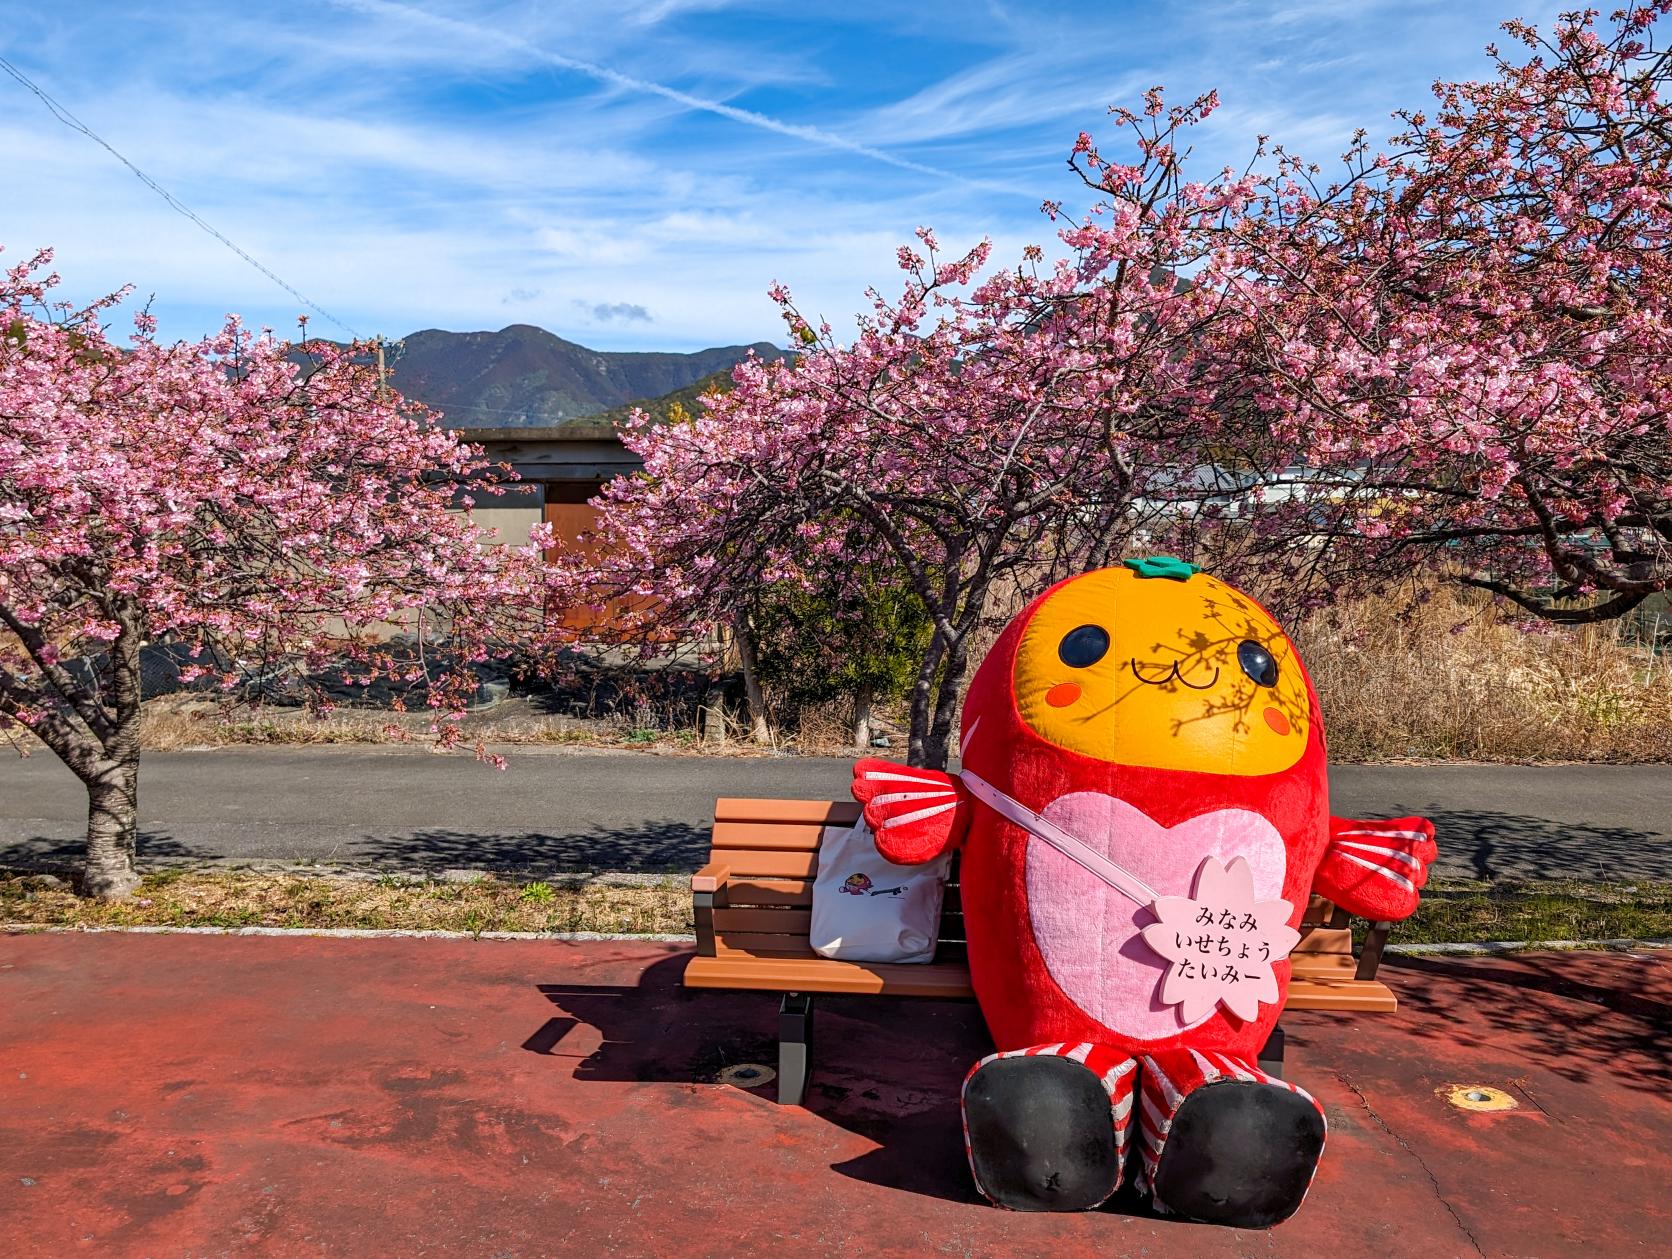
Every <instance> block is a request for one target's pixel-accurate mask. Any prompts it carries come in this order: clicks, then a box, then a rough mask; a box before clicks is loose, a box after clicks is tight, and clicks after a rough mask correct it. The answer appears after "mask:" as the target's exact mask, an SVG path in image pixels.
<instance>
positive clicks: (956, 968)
mask: <svg viewBox="0 0 1672 1259" xmlns="http://www.w3.org/2000/svg"><path fill="white" fill-rule="evenodd" d="M685 985H686V987H688V988H731V989H746V990H750V991H755V992H804V993H805V992H818V993H872V994H877V995H882V996H899V997H940V998H944V999H947V1000H961V999H965V998H969V997H973V996H974V995H975V991H974V989H973V988H972V987H971V986H970V978H969V967H968V966H967V965H965V964H964V963H963V962H961V961H937V962H929V963H927V964H925V965H900V964H895V963H883V962H873V963H867V962H838V961H833V960H831V959H830V958H824V957H818V956H817V955H816V954H813V953H812V952H811V950H807V949H805V948H804V949H803V950H802V951H801V952H799V953H793V952H784V953H771V952H766V951H761V952H758V953H745V952H735V951H732V950H728V949H722V950H721V951H720V952H718V953H717V954H716V956H714V957H701V956H698V957H693V958H692V959H691V960H690V962H689V963H688V964H687V966H686V969H685ZM1398 1004H1399V1003H1398V1000H1397V998H1395V996H1394V995H1393V992H1392V991H1391V990H1390V989H1389V988H1388V986H1387V985H1386V984H1384V983H1382V982H1381V981H1380V980H1376V979H1350V978H1349V979H1316V978H1299V979H1296V980H1294V981H1293V982H1292V983H1291V984H1290V985H1289V1002H1288V1006H1287V1007H1286V1008H1287V1009H1289V1010H1323V1011H1337V1012H1360V1013H1376V1014H1391V1013H1393V1011H1394V1010H1395V1009H1397V1008H1398Z"/></svg>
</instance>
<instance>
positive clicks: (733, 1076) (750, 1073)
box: [714, 1062, 778, 1089]
mask: <svg viewBox="0 0 1672 1259" xmlns="http://www.w3.org/2000/svg"><path fill="white" fill-rule="evenodd" d="M777 1078H778V1073H777V1072H776V1071H774V1070H773V1069H772V1068H771V1067H764V1066H762V1065H761V1064H760V1063H758V1062H740V1063H738V1064H737V1065H736V1066H735V1067H727V1068H726V1069H725V1070H724V1071H722V1072H720V1074H719V1075H717V1076H715V1077H714V1082H715V1083H716V1084H731V1085H734V1086H736V1087H737V1088H740V1089H758V1088H759V1087H760V1086H761V1085H763V1084H771V1083H772V1081H774V1080H776V1079H777Z"/></svg>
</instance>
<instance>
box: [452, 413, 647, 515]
mask: <svg viewBox="0 0 1672 1259" xmlns="http://www.w3.org/2000/svg"><path fill="white" fill-rule="evenodd" d="M459 436H460V437H461V438H463V439H464V440H466V441H470V442H474V443H476V444H477V445H479V446H481V447H482V448H483V449H484V450H485V451H486V453H487V457H488V458H489V459H491V460H493V461H495V462H496V463H507V464H510V465H511V467H512V468H513V469H514V470H515V471H516V473H517V476H518V478H519V479H518V480H517V481H516V482H515V483H513V484H511V485H510V486H508V487H507V489H506V492H505V494H504V495H503V496H498V497H493V496H489V497H485V498H484V497H482V496H477V497H478V502H477V505H476V508H475V510H474V512H473V513H472V514H473V516H474V517H475V519H476V521H477V523H478V524H481V525H483V526H485V527H491V528H497V529H498V530H499V531H500V536H501V537H502V538H503V539H504V540H505V541H506V542H508V543H511V544H513V545H521V544H522V543H524V542H526V541H528V531H529V528H530V527H531V526H532V525H534V524H536V523H538V522H539V521H542V520H543V521H546V522H547V523H549V524H550V525H551V526H552V531H553V532H554V533H555V534H556V536H557V537H558V539H559V540H560V541H573V540H574V539H576V538H578V537H579V536H580V535H581V534H582V533H584V532H586V531H587V530H588V529H590V528H591V527H592V524H593V521H594V520H595V518H596V515H597V513H596V512H594V511H593V509H592V508H591V507H589V506H588V505H587V500H588V499H590V498H592V497H593V496H594V495H596V494H597V493H598V491H599V490H600V489H602V488H603V486H604V483H605V482H607V481H610V480H612V479H614V478H615V477H618V476H624V475H627V474H630V473H633V472H637V471H638V470H639V468H640V467H641V466H642V465H641V464H640V462H639V459H638V456H636V455H634V454H633V452H632V451H630V450H628V449H627V447H625V446H623V445H622V444H621V439H620V438H619V437H617V436H616V432H615V428H614V426H613V425H612V424H611V423H610V422H609V421H608V420H594V419H580V420H571V421H569V422H567V423H565V424H559V425H551V426H542V427H539V428H467V429H460V430H459Z"/></svg>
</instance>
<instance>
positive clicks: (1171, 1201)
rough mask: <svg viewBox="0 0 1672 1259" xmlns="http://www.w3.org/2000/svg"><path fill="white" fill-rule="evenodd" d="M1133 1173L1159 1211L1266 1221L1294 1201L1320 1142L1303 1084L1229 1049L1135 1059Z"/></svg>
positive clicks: (1244, 1223) (1317, 1112)
mask: <svg viewBox="0 0 1672 1259" xmlns="http://www.w3.org/2000/svg"><path fill="white" fill-rule="evenodd" d="M1140 1076H1141V1080H1140V1084H1139V1089H1138V1136H1139V1145H1140V1150H1141V1157H1140V1166H1139V1172H1138V1175H1139V1178H1140V1179H1139V1183H1140V1184H1141V1185H1142V1186H1143V1187H1144V1188H1146V1189H1148V1191H1149V1194H1150V1199H1151V1201H1152V1202H1154V1204H1155V1206H1156V1208H1157V1209H1158V1210H1160V1211H1164V1212H1168V1213H1171V1214H1175V1215H1182V1216H1185V1217H1187V1218H1189V1219H1194V1220H1203V1221H1206V1222H1208V1223H1212V1224H1229V1225H1233V1226H1235V1227H1240V1228H1269V1227H1270V1226H1271V1225H1273V1224H1278V1223H1281V1222H1282V1221H1283V1220H1286V1219H1288V1218H1289V1216H1291V1215H1293V1214H1294V1212H1295V1211H1296V1210H1297V1209H1298V1208H1299V1207H1300V1204H1301V1202H1302V1201H1303V1200H1304V1199H1305V1197H1306V1191H1307V1189H1308V1188H1309V1187H1310V1186H1311V1184H1312V1177H1313V1175H1314V1174H1315V1173H1316V1172H1317V1170H1318V1159H1319V1156H1320V1155H1322V1154H1323V1151H1324V1131H1325V1129H1324V1111H1323V1107H1321V1106H1319V1105H1318V1103H1317V1102H1316V1101H1315V1100H1314V1099H1313V1097H1312V1095H1311V1094H1310V1093H1307V1092H1306V1091H1305V1090H1303V1089H1299V1088H1296V1087H1295V1086H1294V1085H1293V1084H1290V1083H1288V1082H1287V1081H1286V1080H1280V1079H1278V1078H1277V1077H1275V1076H1271V1075H1267V1074H1266V1073H1265V1072H1264V1071H1261V1070H1260V1068H1259V1067H1257V1066H1254V1065H1253V1064H1251V1063H1247V1062H1243V1061H1242V1060H1241V1059H1239V1058H1235V1057H1232V1056H1231V1055H1229V1054H1222V1053H1213V1052H1198V1051H1197V1050H1194V1049H1182V1050H1171V1051H1168V1052H1166V1053H1159V1054H1155V1055H1151V1056H1146V1057H1144V1058H1143V1059H1141V1060H1140Z"/></svg>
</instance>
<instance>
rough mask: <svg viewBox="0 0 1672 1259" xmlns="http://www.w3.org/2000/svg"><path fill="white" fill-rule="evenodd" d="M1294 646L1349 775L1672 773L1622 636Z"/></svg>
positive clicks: (338, 732) (168, 724) (528, 717)
mask: <svg viewBox="0 0 1672 1259" xmlns="http://www.w3.org/2000/svg"><path fill="white" fill-rule="evenodd" d="M1296 639H1297V641H1298V643H1299V645H1300V648H1301V653H1302V655H1303V656H1304V657H1305V659H1306V662H1307V665H1308V667H1309V668H1310V669H1311V671H1312V675H1313V678H1314V680H1315V681H1316V683H1317V686H1318V692H1319V695H1320V696H1321V697H1322V699H1323V704H1324V714H1325V719H1326V722H1327V726H1328V732H1329V740H1330V753H1331V756H1332V757H1333V758H1334V759H1335V760H1338V761H1383V760H1402V759H1422V760H1472V761H1611V762H1632V761H1666V760H1672V659H1666V658H1662V659H1660V660H1658V661H1657V660H1655V659H1653V658H1652V657H1650V656H1649V655H1648V653H1647V652H1646V651H1645V650H1644V649H1643V648H1641V647H1640V646H1636V645H1634V644H1632V643H1630V642H1627V641H1623V640H1622V636H1621V627H1620V625H1619V624H1618V623H1614V624H1608V625H1600V626H1590V627H1586V628H1584V629H1580V630H1561V629H1553V628H1548V627H1538V628H1535V629H1534V630H1533V631H1531V632H1529V630H1528V628H1527V625H1526V623H1525V622H1524V621H1518V620H1514V619H1512V618H1510V617H1509V616H1508V615H1506V613H1505V612H1504V610H1503V609H1502V608H1501V607H1499V606H1497V605H1494V604H1491V603H1489V602H1487V601H1485V600H1472V599H1469V598H1466V597H1461V596H1459V595H1457V594H1453V593H1450V592H1445V591H1442V592H1439V593H1436V594H1434V595H1433V596H1432V597H1431V598H1429V599H1428V600H1427V601H1426V602H1424V603H1422V604H1420V605H1419V606H1417V607H1416V608H1414V609H1412V608H1409V607H1407V606H1406V605H1405V604H1403V603H1399V602H1393V601H1388V600H1365V601H1361V602H1357V603H1351V604H1345V605H1343V606H1341V607H1338V608H1336V609H1334V610H1333V611H1331V612H1328V613H1325V614H1322V615H1320V616H1318V617H1316V618H1315V619H1314V620H1313V621H1312V622H1310V623H1309V624H1307V625H1305V626H1303V627H1302V628H1301V630H1300V632H1299V633H1297V635H1296ZM986 645H987V644H986V643H985V642H983V643H981V644H978V646H980V647H982V648H983V649H984V648H985V646H986ZM879 707H881V706H879ZM850 715H851V713H850V705H849V704H848V703H847V702H846V701H842V700H837V701H832V702H831V703H828V704H824V705H820V706H817V707H810V708H807V709H803V710H802V711H801V712H800V713H799V714H797V715H796V718H795V721H794V722H793V723H792V724H793V726H794V727H795V733H794V735H793V737H791V738H789V739H788V740H784V739H780V740H779V742H778V744H777V745H776V746H778V747H790V748H793V749H794V750H795V751H797V752H800V753H802V754H803V755H823V756H842V755H852V753H853V749H852V747H851V746H850V742H849V739H850V730H849V721H850ZM879 718H881V719H882V728H883V729H884V730H887V731H888V732H889V733H890V734H891V735H893V736H894V737H893V744H894V749H895V750H900V749H902V748H903V747H904V745H905V737H904V733H903V730H902V729H901V727H902V726H903V719H904V712H903V708H902V706H901V705H894V706H892V707H882V708H881V711H880V712H879ZM891 723H892V728H891ZM428 725H429V716H428V714H427V713H407V714H400V713H379V712H369V711H364V710H339V711H338V712H336V713H333V714H332V715H330V716H328V717H314V716H312V715H310V714H308V713H306V712H303V711H301V710H297V709H281V708H268V709H259V710H249V709H242V710H234V711H233V712H231V713H227V712H224V711H222V710H221V709H220V708H219V707H218V706H217V705H215V704H214V703H211V702H207V701H205V700H203V699H201V698H191V697H172V698H166V699H159V700H153V701H151V702H150V703H148V704H147V705H146V707H145V713H144V724H143V727H142V730H141V737H142V739H143V740H144V744H145V746H146V747H147V748H150V749H154V750H157V751H168V750H180V749H186V748H201V747H223V746H228V745H232V744H329V743H358V744H366V743H402V742H414V743H418V744H420V745H421V744H423V743H425V742H427V741H428V740H429V739H430V738H432V736H431V735H430V734H429V733H428ZM462 731H463V733H464V735H465V737H466V740H467V742H468V743H470V744H474V743H476V742H478V741H481V742H487V743H495V744H511V745H518V744H521V745H536V746H572V747H589V748H611V749H629V748H638V749H644V750H648V751H656V752H663V753H689V754H704V755H713V754H720V755H729V756H738V755H760V754H763V753H770V752H771V751H773V750H774V748H770V747H757V746H756V745H754V744H752V743H750V742H749V741H748V740H747V739H746V738H744V737H741V736H742V732H741V731H734V732H733V737H731V738H730V739H728V740H727V741H726V742H725V743H723V744H710V743H704V742H702V740H701V739H700V737H699V736H698V733H697V731H696V730H694V729H669V728H667V727H665V726H662V725H658V724H655V722H654V721H651V720H649V719H646V720H644V721H635V720H630V719H627V718H625V717H619V716H618V717H614V718H606V719H596V720H582V719H577V718H572V717H560V716H548V715H544V714H539V713H533V712H529V711H528V710H527V709H526V708H520V707H519V705H518V704H517V703H516V702H515V701H513V702H512V703H510V704H507V705H505V706H503V707H502V708H500V709H496V710H494V711H493V712H489V713H484V714H481V715H478V716H472V717H467V718H466V719H465V721H464V723H463V725H462Z"/></svg>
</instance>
